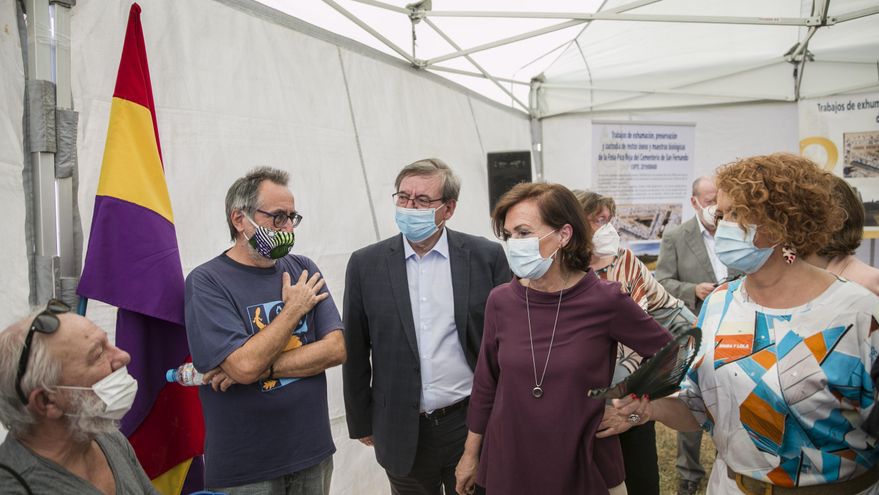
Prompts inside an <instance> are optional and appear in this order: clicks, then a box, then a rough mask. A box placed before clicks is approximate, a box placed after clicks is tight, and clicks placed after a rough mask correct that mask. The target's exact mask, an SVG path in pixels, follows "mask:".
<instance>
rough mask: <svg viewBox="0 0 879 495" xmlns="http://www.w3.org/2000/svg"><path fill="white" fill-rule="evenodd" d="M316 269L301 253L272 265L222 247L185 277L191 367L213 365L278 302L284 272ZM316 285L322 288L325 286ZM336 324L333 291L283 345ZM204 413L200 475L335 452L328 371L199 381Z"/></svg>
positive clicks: (245, 477) (282, 466) (241, 475)
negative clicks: (227, 383)
mask: <svg viewBox="0 0 879 495" xmlns="http://www.w3.org/2000/svg"><path fill="white" fill-rule="evenodd" d="M303 270H308V273H309V276H310V275H311V274H313V273H316V272H318V271H319V269H318V267H317V265H315V264H314V262H313V261H311V260H310V259H308V258H306V257H304V256H295V255H290V256H285V257H283V258H281V259H279V260H278V261H277V263H276V264H275V266H274V267H271V268H256V267H250V266H245V265H241V264H239V263H236V262H235V261H233V260H232V259H230V258H229V257H228V256H226V255H225V254H221V255H220V256H218V257H216V258H214V259H212V260H210V261H208V262H207V263H205V264H203V265H201V266H199V267H198V268H196V269H195V270H193V271H192V273H190V274H189V276H188V277H187V278H186V332H187V336H188V338H189V347H190V351H191V352H192V361H193V363H194V364H195V367H196V368H197V369H198V370H199V371H201V372H206V371H209V370H211V369H213V368H216V367H217V366H219V364H220V363H222V362H223V360H225V359H226V357H228V356H229V354H231V353H232V352H233V351H235V350H236V349H238V348H239V347H241V346H242V345H243V344H244V343H245V342H246V341H247V340H248V339H250V338H251V337H252V336H253V335H255V334H256V333H257V332H259V331H261V330H262V329H263V328H265V327H266V326H268V325H269V324H270V323H271V322H272V320H273V319H274V317H275V316H276V315H277V314H278V313H280V311H281V309H282V308H283V307H284V303H283V301H282V300H281V284H282V277H283V274H284V272H287V273H289V274H290V278H291V280H292V281H293V282H294V283H295V282H296V281H297V280H298V279H299V276H300V274H301V273H302V271H303ZM321 292H327V288H326V287H324V288H323V289H322V291H321ZM341 328H342V320H341V318H340V317H339V311H338V309H337V308H336V304H335V302H334V301H333V298H332V296H330V297H328V298H327V299H324V300H323V301H321V302H320V303H318V305H317V306H315V307H314V309H312V310H311V311H310V312H309V313H308V314H307V315H306V316H305V318H303V319H302V320H300V321H299V323H298V324H297V325H296V326H295V328H294V329H293V330H292V331H291V335H290V340H289V342H288V343H287V346H286V348H285V350H291V349H295V348H297V347H300V346H302V345H306V344H309V343H312V342H315V341H316V340H320V339H321V338H323V337H324V336H326V335H327V334H328V333H329V332H332V331H333V330H336V329H341ZM199 396H200V398H201V402H202V408H203V410H204V417H205V429H206V439H205V482H206V485H207V486H209V487H228V486H235V485H241V484H246V483H252V482H256V481H263V480H268V479H273V478H276V477H278V476H282V475H284V474H290V473H294V472H297V471H300V470H302V469H305V468H307V467H310V466H313V465H315V464H317V463H319V462H320V461H322V460H323V459H325V458H326V457H327V456H329V455H331V454H332V453H333V452H335V446H334V445H333V440H332V435H331V432H330V423H329V413H328V411H327V385H326V375H325V374H324V373H320V374H318V375H315V376H310V377H306V378H281V379H276V380H265V381H263V380H260V381H257V382H256V383H253V384H250V385H233V386H232V387H230V388H229V389H228V390H227V391H226V392H215V391H213V390H212V389H211V387H206V386H205V387H200V388H199Z"/></svg>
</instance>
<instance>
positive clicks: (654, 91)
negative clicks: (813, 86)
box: [541, 83, 790, 101]
mask: <svg viewBox="0 0 879 495" xmlns="http://www.w3.org/2000/svg"><path fill="white" fill-rule="evenodd" d="M541 86H543V87H544V88H548V89H582V90H594V91H615V92H618V93H641V94H645V95H646V94H657V95H690V96H717V97H720V98H744V99H762V100H785V101H788V100H790V97H789V96H786V95H772V94H768V93H726V92H723V93H721V92H716V91H713V92H707V91H688V90H685V89H652V88H640V89H639V88H623V87H619V86H601V85H594V84H588V85H582V86H579V85H575V84H553V83H542V84H541Z"/></svg>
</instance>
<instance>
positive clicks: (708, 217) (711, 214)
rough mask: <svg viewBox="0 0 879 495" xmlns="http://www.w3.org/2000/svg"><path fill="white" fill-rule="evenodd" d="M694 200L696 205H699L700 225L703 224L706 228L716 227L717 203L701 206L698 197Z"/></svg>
mask: <svg viewBox="0 0 879 495" xmlns="http://www.w3.org/2000/svg"><path fill="white" fill-rule="evenodd" d="M695 201H696V206H698V207H699V216H700V217H702V225H705V226H706V227H708V228H710V229H711V228H716V227H717V217H716V216H715V215H716V214H717V205H708V206H702V203H700V202H699V200H698V199H696V200H695Z"/></svg>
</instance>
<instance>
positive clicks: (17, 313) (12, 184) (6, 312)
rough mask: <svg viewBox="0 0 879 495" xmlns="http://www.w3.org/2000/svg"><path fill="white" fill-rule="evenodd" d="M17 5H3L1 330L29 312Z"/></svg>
mask: <svg viewBox="0 0 879 495" xmlns="http://www.w3.org/2000/svg"><path fill="white" fill-rule="evenodd" d="M15 4H16V0H0V67H2V70H0V198H2V201H3V211H4V222H3V231H4V232H5V234H6V236H5V240H4V242H3V247H2V249H0V252H2V253H3V255H2V256H0V273H2V274H3V283H2V284H0V315H3V316H2V320H0V329H2V328H5V327H6V326H7V325H9V324H10V323H12V322H13V320H14V319H16V318H20V317H22V316H25V315H26V314H27V313H28V310H29V309H30V306H29V301H28V298H29V292H30V283H29V281H28V277H29V275H28V259H27V252H28V247H27V241H26V236H25V222H26V216H27V215H26V211H25V209H26V208H25V193H24V185H23V182H22V171H23V169H24V149H23V132H24V131H23V125H22V117H23V115H24V86H25V84H24V83H25V75H24V63H23V61H22V52H21V40H20V38H19V30H18V24H17V22H16V19H17V15H16V6H15Z"/></svg>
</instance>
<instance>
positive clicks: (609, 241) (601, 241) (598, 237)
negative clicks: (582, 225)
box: [592, 223, 620, 256]
mask: <svg viewBox="0 0 879 495" xmlns="http://www.w3.org/2000/svg"><path fill="white" fill-rule="evenodd" d="M619 250H620V234H619V233H618V232H617V229H615V228H614V226H613V225H612V224H610V223H606V224H604V225H602V226H601V227H599V228H598V230H596V231H595V233H594V234H592V252H593V253H594V254H595V255H596V256H613V255H616V254H617V253H618V252H619Z"/></svg>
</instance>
